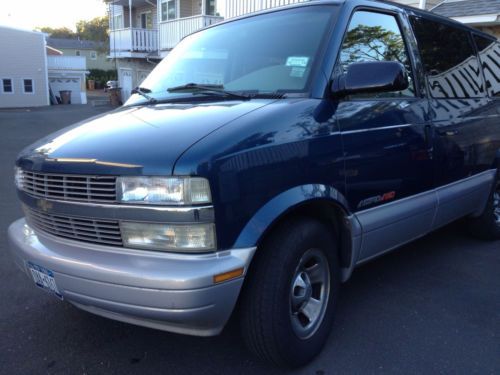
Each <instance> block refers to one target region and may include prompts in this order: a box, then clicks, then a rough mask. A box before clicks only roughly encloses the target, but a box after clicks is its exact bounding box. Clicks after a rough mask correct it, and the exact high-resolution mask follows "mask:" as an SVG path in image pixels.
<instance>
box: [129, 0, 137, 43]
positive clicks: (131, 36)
mask: <svg viewBox="0 0 500 375" xmlns="http://www.w3.org/2000/svg"><path fill="white" fill-rule="evenodd" d="M128 26H129V32H130V45H131V50H132V51H134V50H135V43H134V30H132V0H128Z"/></svg>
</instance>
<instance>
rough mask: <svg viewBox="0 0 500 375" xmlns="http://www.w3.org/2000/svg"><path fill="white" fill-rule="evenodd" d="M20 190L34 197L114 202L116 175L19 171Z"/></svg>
mask: <svg viewBox="0 0 500 375" xmlns="http://www.w3.org/2000/svg"><path fill="white" fill-rule="evenodd" d="M21 183H22V190H23V191H24V192H26V193H28V194H30V195H32V196H34V197H38V198H48V199H50V198H52V199H58V200H71V201H81V202H106V203H113V202H116V177H109V176H81V175H64V174H48V173H38V172H29V171H24V170H23V171H22V172H21Z"/></svg>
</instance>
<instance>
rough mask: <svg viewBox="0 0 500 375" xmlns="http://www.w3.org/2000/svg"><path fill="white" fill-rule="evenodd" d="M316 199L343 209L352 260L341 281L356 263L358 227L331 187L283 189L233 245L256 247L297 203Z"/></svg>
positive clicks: (340, 197)
mask: <svg viewBox="0 0 500 375" xmlns="http://www.w3.org/2000/svg"><path fill="white" fill-rule="evenodd" d="M315 200H323V201H330V202H332V203H334V204H336V205H337V206H339V207H340V208H341V209H342V210H343V211H344V212H345V219H346V222H345V225H346V227H347V229H348V231H349V233H350V238H348V242H349V243H350V247H351V249H350V252H351V259H350V265H349V266H348V267H347V268H342V269H341V270H342V275H341V279H342V281H346V280H347V279H348V278H349V276H350V275H351V273H352V270H353V268H354V266H355V264H356V261H357V258H358V255H359V249H360V246H361V226H360V224H359V222H358V220H357V218H356V217H355V215H352V214H351V213H350V211H349V209H348V203H347V200H346V199H345V197H344V196H343V194H342V193H340V192H339V191H338V190H337V189H335V188H334V187H332V186H328V185H323V184H307V185H301V186H296V187H294V188H291V189H289V190H286V191H284V192H282V193H280V194H279V195H277V196H275V197H274V198H272V199H271V200H270V201H268V202H267V203H266V204H265V205H264V206H262V207H261V208H260V209H259V210H258V211H257V213H256V214H255V215H254V216H253V217H252V218H251V219H250V220H249V221H248V223H247V224H246V225H245V227H244V228H243V230H242V231H241V233H240V235H239V236H238V238H237V239H236V242H235V244H234V248H246V247H254V246H257V244H258V243H259V241H260V240H261V239H262V237H263V236H264V235H265V234H266V233H267V231H268V229H269V228H271V227H272V226H273V223H275V222H276V221H278V220H279V219H280V218H282V217H283V216H284V215H286V214H287V213H288V212H290V211H291V210H293V209H294V208H297V207H299V206H300V205H302V204H304V203H307V202H312V201H315Z"/></svg>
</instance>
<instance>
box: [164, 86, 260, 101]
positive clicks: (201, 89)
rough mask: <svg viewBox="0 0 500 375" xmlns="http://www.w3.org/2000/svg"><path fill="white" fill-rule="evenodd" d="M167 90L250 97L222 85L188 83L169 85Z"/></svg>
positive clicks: (241, 97)
mask: <svg viewBox="0 0 500 375" xmlns="http://www.w3.org/2000/svg"><path fill="white" fill-rule="evenodd" d="M167 91H168V92H170V93H174V92H192V93H195V94H220V95H224V96H228V97H232V98H236V99H243V100H248V99H251V98H252V97H251V96H249V95H243V94H237V93H235V92H231V91H228V90H225V89H224V85H209V84H208V85H200V84H198V83H188V84H185V85H182V86H175V87H170V88H169V89H167Z"/></svg>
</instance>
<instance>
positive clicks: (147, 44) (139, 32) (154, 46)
mask: <svg viewBox="0 0 500 375" xmlns="http://www.w3.org/2000/svg"><path fill="white" fill-rule="evenodd" d="M109 46H110V49H111V52H153V51H158V30H150V29H138V28H126V29H118V30H112V31H111V33H110V41H109Z"/></svg>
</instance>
